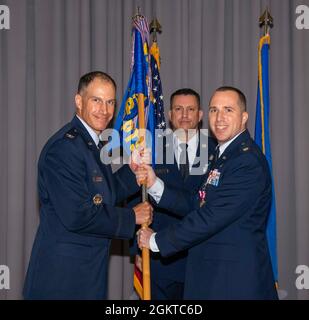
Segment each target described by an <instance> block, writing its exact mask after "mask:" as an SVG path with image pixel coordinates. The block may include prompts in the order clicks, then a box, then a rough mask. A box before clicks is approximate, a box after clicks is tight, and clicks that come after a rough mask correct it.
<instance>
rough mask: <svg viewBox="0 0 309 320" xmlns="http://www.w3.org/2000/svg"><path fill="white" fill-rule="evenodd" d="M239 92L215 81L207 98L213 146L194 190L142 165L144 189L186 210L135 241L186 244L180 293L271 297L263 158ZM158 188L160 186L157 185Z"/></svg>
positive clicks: (173, 248) (169, 247)
mask: <svg viewBox="0 0 309 320" xmlns="http://www.w3.org/2000/svg"><path fill="white" fill-rule="evenodd" d="M247 120H248V113H247V112H246V98H245V96H244V95H243V93H242V92H241V91H240V90H238V89H236V88H233V87H221V88H218V89H217V90H216V91H215V93H214V95H213V96H212V98H211V100H210V104H209V124H210V128H211V130H212V132H213V134H214V136H215V137H216V138H217V141H218V147H217V149H216V152H215V154H213V155H212V156H211V157H210V160H211V164H210V166H209V169H208V172H207V173H206V176H205V180H204V183H203V184H202V186H201V187H200V190H199V193H198V196H197V195H194V196H193V197H192V198H191V199H190V197H188V196H187V195H186V194H184V193H182V192H180V191H179V190H175V189H172V188H170V187H169V185H168V184H167V183H165V182H162V181H160V180H159V178H156V176H155V174H154V172H153V171H152V169H151V167H148V166H144V170H141V171H140V172H139V173H138V175H137V176H138V179H143V178H144V177H145V175H146V173H145V171H146V172H147V176H148V187H149V188H150V189H149V193H150V194H151V193H153V189H156V193H155V195H154V196H155V200H156V202H157V203H158V205H159V206H160V207H163V208H166V209H168V210H171V211H175V212H180V211H183V212H190V211H191V212H190V213H189V214H187V215H186V217H185V218H184V219H183V220H182V221H181V222H179V223H177V224H174V225H172V226H170V227H169V228H168V229H166V230H163V231H159V232H158V233H153V232H152V230H150V229H146V230H142V231H141V232H140V236H139V237H140V246H141V247H143V246H146V247H150V248H151V250H153V251H160V253H161V254H162V255H163V256H170V255H173V254H175V253H176V252H179V251H182V250H185V249H188V248H189V253H188V258H187V269H186V279H185V290H184V298H185V299H277V298H278V297H277V292H276V289H275V282H274V278H273V273H272V268H271V261H270V255H269V250H268V245H267V240H266V223H267V218H268V213H269V209H270V205H271V176H270V172H269V168H268V164H267V161H266V159H265V157H264V155H263V154H262V152H261V150H260V149H259V147H258V146H257V145H256V144H255V143H254V141H253V140H252V139H251V138H250V135H249V132H248V131H247V130H246V123H247ZM158 190H161V191H160V192H161V193H158Z"/></svg>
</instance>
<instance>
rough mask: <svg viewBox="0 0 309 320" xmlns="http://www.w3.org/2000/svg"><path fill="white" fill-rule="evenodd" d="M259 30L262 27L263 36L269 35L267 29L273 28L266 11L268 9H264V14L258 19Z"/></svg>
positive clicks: (271, 18) (271, 19)
mask: <svg viewBox="0 0 309 320" xmlns="http://www.w3.org/2000/svg"><path fill="white" fill-rule="evenodd" d="M259 25H260V28H263V27H264V36H266V35H268V34H269V29H270V28H272V27H273V26H274V20H273V17H272V16H271V15H270V12H269V11H268V7H266V9H265V11H264V13H263V14H262V15H261V16H260V18H259Z"/></svg>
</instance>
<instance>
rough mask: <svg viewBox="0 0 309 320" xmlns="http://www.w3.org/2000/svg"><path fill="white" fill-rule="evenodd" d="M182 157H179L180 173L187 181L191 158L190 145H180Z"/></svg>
mask: <svg viewBox="0 0 309 320" xmlns="http://www.w3.org/2000/svg"><path fill="white" fill-rule="evenodd" d="M180 148H181V151H180V157H179V171H180V174H181V176H182V178H183V179H184V180H185V179H186V178H187V177H188V175H189V174H190V172H189V157H188V145H187V144H186V143H182V144H180Z"/></svg>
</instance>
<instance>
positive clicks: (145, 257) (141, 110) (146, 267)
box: [134, 7, 151, 300]
mask: <svg viewBox="0 0 309 320" xmlns="http://www.w3.org/2000/svg"><path fill="white" fill-rule="evenodd" d="M141 17H142V15H141V14H140V7H137V14H136V15H135V16H134V18H135V19H136V18H141ZM149 81H150V79H149ZM137 104H138V125H139V142H140V145H141V146H143V147H144V148H145V147H146V137H145V133H146V132H145V129H146V123H145V96H144V94H143V93H139V94H138V96H137ZM147 200H148V194H147V180H145V181H143V183H142V201H143V202H145V201H147ZM148 226H149V224H148V223H143V224H142V227H141V228H147V227H148ZM142 270H143V297H142V298H143V300H150V299H151V290H150V256H149V249H148V248H143V249H142Z"/></svg>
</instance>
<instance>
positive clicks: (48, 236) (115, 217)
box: [24, 117, 138, 299]
mask: <svg viewBox="0 0 309 320" xmlns="http://www.w3.org/2000/svg"><path fill="white" fill-rule="evenodd" d="M136 190H138V186H137V184H136V182H135V176H134V175H133V174H132V173H131V171H130V169H129V168H128V166H124V167H123V168H122V169H120V170H119V171H117V172H116V173H115V174H112V171H111V168H110V166H109V165H104V164H103V163H102V162H101V161H100V152H99V149H98V148H97V146H96V145H95V143H94V141H93V140H92V138H91V137H90V135H89V133H88V132H87V130H86V129H85V127H84V126H83V125H82V123H81V122H80V121H79V119H78V118H77V117H74V118H73V120H72V122H71V123H69V124H67V125H66V126H64V127H63V128H62V129H61V130H59V131H58V132H57V133H56V134H55V135H54V136H53V137H52V138H51V139H50V140H49V141H48V142H47V144H46V145H45V147H44V148H43V150H42V152H41V155H40V159H39V164H38V191H39V199H40V225H39V228H38V231H37V234H36V237H35V242H34V245H33V249H32V254H31V258H30V262H29V268H28V272H27V276H26V281H25V286H24V297H25V298H26V299H105V298H106V286H107V266H108V256H109V247H110V241H111V239H112V238H122V239H128V238H131V237H132V236H133V235H134V230H135V214H134V212H133V210H132V209H127V208H117V207H116V206H115V204H116V203H117V202H119V201H122V200H123V199H124V198H126V197H127V196H128V195H129V194H131V193H134V192H136Z"/></svg>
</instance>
